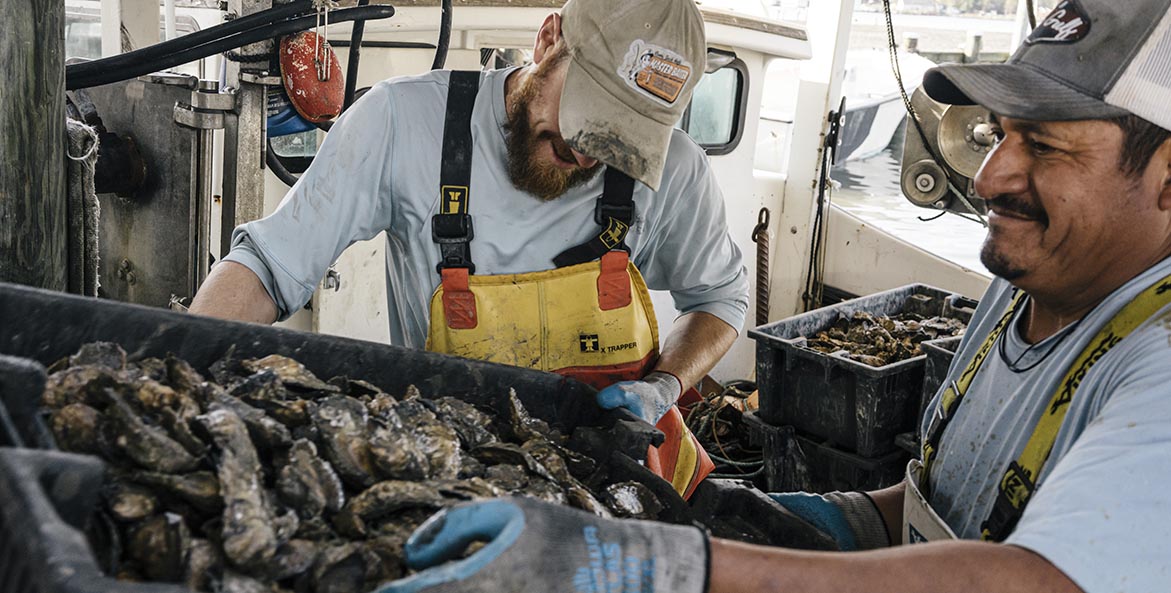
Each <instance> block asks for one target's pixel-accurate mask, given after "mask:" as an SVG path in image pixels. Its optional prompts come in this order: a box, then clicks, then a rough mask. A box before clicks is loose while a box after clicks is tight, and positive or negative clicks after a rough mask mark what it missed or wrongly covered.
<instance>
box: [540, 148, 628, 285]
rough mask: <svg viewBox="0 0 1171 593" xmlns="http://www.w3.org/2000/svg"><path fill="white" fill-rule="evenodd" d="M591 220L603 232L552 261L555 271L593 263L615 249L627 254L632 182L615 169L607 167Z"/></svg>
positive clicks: (624, 174) (567, 250)
mask: <svg viewBox="0 0 1171 593" xmlns="http://www.w3.org/2000/svg"><path fill="white" fill-rule="evenodd" d="M594 221H595V222H597V223H598V225H599V226H601V227H602V231H601V232H600V233H598V236H596V237H594V238H593V239H590V240H589V241H586V242H585V243H582V244H581V245H578V246H577V247H570V248H569V249H566V250H565V251H563V252H561V254H560V255H558V256H557V257H555V258H553V263H554V264H555V265H556V266H557V267H558V268H564V267H567V266H573V265H577V264H582V263H585V262H589V261H594V260H596V259H598V258H600V257H602V256H603V255H605V254H606V252H608V251H612V250H615V249H621V250H623V251H627V252H629V251H630V248H629V247H627V246H626V233H628V232H629V231H630V225H631V223H632V222H633V221H634V179H632V178H631V177H630V176H629V175H627V174H626V173H623V172H622V171H619V170H618V169H615V168H613V167H606V179H605V184H604V186H603V188H602V197H600V198H598V203H597V206H595V207H594Z"/></svg>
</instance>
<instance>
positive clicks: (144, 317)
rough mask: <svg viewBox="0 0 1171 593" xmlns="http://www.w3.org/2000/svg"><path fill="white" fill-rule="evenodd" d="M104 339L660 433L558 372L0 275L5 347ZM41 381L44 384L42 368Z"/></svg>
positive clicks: (616, 438)
mask: <svg viewBox="0 0 1171 593" xmlns="http://www.w3.org/2000/svg"><path fill="white" fill-rule="evenodd" d="M95 341H106V342H115V343H117V344H119V345H120V346H122V348H123V349H124V350H126V352H127V355H128V357H130V358H131V359H139V358H145V357H150V356H155V357H160V358H161V357H165V356H166V355H167V354H174V355H175V356H177V357H179V358H182V359H183V360H185V361H187V362H188V363H190V364H191V365H192V366H193V367H195V369H196V370H198V371H199V372H201V373H204V375H205V376H207V370H208V368H209V367H210V366H211V364H212V363H214V362H216V361H217V360H219V359H221V358H223V357H224V356H225V355H226V354H227V353H228V352H229V350H231V349H234V352H235V353H234V355H235V356H237V357H239V358H260V357H263V356H267V355H269V354H281V355H284V356H289V357H292V358H295V359H297V360H298V361H299V362H301V363H302V364H304V365H305V367H306V368H308V369H309V370H310V371H312V372H313V373H314V374H316V375H317V376H319V377H334V376H338V375H343V376H348V377H352V378H361V379H363V380H366V381H369V382H370V383H373V384H374V385H377V386H378V387H380V388H382V389H383V390H385V391H386V392H387V393H404V392H405V391H406V389H407V387H408V386H410V385H414V386H416V387H417V388H418V389H419V391H420V393H421V394H422V395H423V396H424V397H439V396H444V395H447V396H452V397H457V398H460V399H463V400H465V401H467V402H469V403H472V404H475V405H477V406H480V407H482V408H485V409H490V410H494V411H495V412H496V413H497V414H498V415H501V416H507V414H508V407H507V405H508V394H509V392H510V391H512V390H515V392H516V395H517V397H518V398H519V399H520V400H521V402H522V403H523V404H524V406H525V407H526V408H527V409H528V411H529V412H530V413H531V414H532V415H533V416H535V417H537V418H540V419H542V420H545V421H546V422H549V423H550V424H551V425H553V426H554V427H555V428H557V429H559V430H561V431H562V432H563V433H564V434H571V433H573V431H574V429H575V428H578V427H592V426H597V427H603V428H606V429H608V432H607V434H606V440H605V441H604V442H603V441H602V440H601V439H594V441H595V442H594V444H600V445H605V446H607V447H608V448H610V449H614V450H618V451H621V452H623V453H626V454H628V455H631V456H632V457H636V458H639V459H641V458H642V456H643V455H645V451H646V446H647V444H649V440H650V439H651V438H652V437H653V436H654V434H653V433H654V432H656V431H654V430H653V429H652V428H651V427H649V426H647V425H646V424H645V423H634V422H631V420H633V418H634V417H633V415H631V414H628V413H626V412H625V411H623V410H617V411H605V410H601V409H599V408H598V406H597V404H596V403H595V401H596V398H595V393H596V391H595V390H594V389H593V388H592V387H589V386H587V385H585V384H583V383H580V382H578V381H574V380H572V379H568V378H565V377H562V376H560V375H556V374H553V373H545V372H541V371H535V370H530V369H523V368H519V367H513V366H506V365H501V364H494V363H489V362H483V361H477V360H469V359H466V358H459V357H455V356H448V355H443V354H437V353H434V352H426V351H422V350H414V349H410V348H403V347H398V346H390V345H386V344H377V343H373V342H366V341H362V340H354V339H349V338H342V337H338V336H330V335H324V334H313V333H307V332H299V331H293V330H288V329H283V328H277V327H270V326H264V325H257V324H251V323H238V322H232V321H224V320H220V319H212V318H208V317H199V316H195V315H188V314H183V313H176V312H172V311H168V310H165V309H157V308H151V307H143V306H139V305H129V304H125V303H118V302H113V301H107V300H102V299H94V298H85V297H78V296H73V295H67V294H61V293H55V292H50V291H45V290H38V289H33V288H28V287H24V286H16V285H12V284H3V283H0V355H8V356H10V357H17V358H24V359H29V360H31V361H35V362H37V363H40V364H41V365H44V366H49V365H50V364H52V363H53V362H55V361H57V360H59V359H61V358H63V357H65V356H69V355H71V354H73V353H74V352H76V351H77V349H78V348H79V347H80V346H81V345H82V344H86V343H88V342H95ZM18 368H20V369H24V370H23V371H21V373H22V374H20V375H19V376H21V377H24V379H21V380H20V381H19V384H20V385H24V386H25V387H26V388H27V387H28V386H29V385H30V383H29V381H30V380H31V379H30V377H31V375H29V373H33V374H35V373H36V372H37V371H35V370H30V367H29V366H28V363H27V362H25V363H19V362H15V361H12V360H11V359H9V364H8V366H6V367H5V366H0V375H6V374H7V373H6V372H5V371H6V370H15V369H18ZM41 372H43V371H41ZM12 376H13V377H15V376H16V375H15V374H14V375H12ZM3 380H5V379H3V378H0V381H3ZM12 381H13V382H14V384H15V383H16V380H15V379H12ZM41 381H42V383H41V385H43V377H42V378H41ZM3 387H4V383H0V400H2V403H3V405H4V407H6V408H7V410H8V412H9V413H10V414H12V415H13V416H14V418H13V423H14V424H15V427H16V429H17V437H18V438H21V439H23V440H25V441H27V442H28V444H30V446H43V445H42V444H43V443H44V442H45V441H44V436H45V434H46V433H47V430H44V427H43V424H41V423H39V422H38V421H37V420H38V419H37V417H36V414H35V411H36V410H37V408H38V407H39V405H40V392H41V388H40V387H36V388H35V389H32V392H31V393H30V394H28V395H15V390H12V389H10V390H8V393H5V389H4V388H3ZM26 400H31V401H26ZM0 424H2V421H0ZM619 425H620V426H619ZM3 428H4V427H3V426H2V425H0V432H4V430H3ZM610 429H613V430H610ZM644 429H649V432H648V431H647V430H644ZM30 431H31V432H30ZM658 437H659V438H661V433H660V434H659V435H658ZM603 453H604V454H607V455H608V453H607V452H603Z"/></svg>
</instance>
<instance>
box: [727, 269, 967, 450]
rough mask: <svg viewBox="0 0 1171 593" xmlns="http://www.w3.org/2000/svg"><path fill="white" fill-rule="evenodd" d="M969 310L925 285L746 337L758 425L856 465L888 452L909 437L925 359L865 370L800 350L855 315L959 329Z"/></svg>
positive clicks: (807, 316)
mask: <svg viewBox="0 0 1171 593" xmlns="http://www.w3.org/2000/svg"><path fill="white" fill-rule="evenodd" d="M976 304H977V303H976V302H975V301H973V300H972V299H968V298H966V297H963V296H961V295H957V294H952V293H949V292H947V291H944V290H941V289H938V288H934V287H931V286H927V285H925V284H910V285H907V286H904V287H901V288H896V289H894V290H888V291H886V292H880V293H876V294H873V295H870V296H866V297H862V298H857V299H853V300H849V301H845V302H842V303H838V304H836V305H833V306H829V307H824V308H821V309H817V310H816V311H810V312H808V313H803V314H801V315H797V316H795V317H791V318H789V319H785V320H782V321H777V322H774V323H770V324H768V325H762V326H760V327H758V328H756V329H753V330H750V331H749V332H748V335H749V336H750V337H752V338H753V339H754V340H756V379H757V385H758V386H759V388H760V411H759V416H760V419H761V420H763V421H765V422H766V423H768V424H771V425H774V426H792V427H794V428H795V429H797V430H798V431H799V432H801V433H803V434H807V435H809V436H811V437H813V438H816V439H821V440H823V441H825V442H828V443H831V444H832V445H833V446H834V447H835V448H837V449H840V450H841V451H843V452H846V453H853V454H857V455H861V456H862V457H867V458H873V457H878V456H881V455H885V454H886V453H889V452H890V451H893V450H894V449H895V448H896V445H895V436H896V435H898V434H899V433H903V432H909V431H913V430H914V426H915V422H916V420H915V414H916V413H917V412H918V409H919V399H920V394H921V393H922V389H923V363H924V360H925V358H926V355H919V356H916V357H914V358H910V359H906V360H902V361H899V362H895V363H892V364H888V365H885V366H881V367H873V366H870V365H867V364H864V363H861V362H858V361H855V360H851V359H849V358H847V357H845V356H843V355H841V354H825V353H822V352H818V351H816V350H813V349H810V348H807V347H806V346H805V344H806V341H807V340H806V337H812V336H814V335H816V334H817V333H818V332H820V331H822V330H825V329H827V328H828V327H829V326H830V325H831V324H833V323H834V321H836V320H837V319H838V318H839V317H840V316H846V317H849V316H852V315H853V314H854V313H855V312H859V311H861V312H866V313H870V314H872V315H896V314H900V313H915V314H918V315H922V316H924V317H933V316H937V315H941V316H944V317H953V318H956V319H960V320H962V321H964V322H965V323H966V322H967V321H968V320H970V319H971V316H972V313H973V312H974V310H975V307H976Z"/></svg>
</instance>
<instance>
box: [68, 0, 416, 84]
mask: <svg viewBox="0 0 1171 593" xmlns="http://www.w3.org/2000/svg"><path fill="white" fill-rule="evenodd" d="M330 16H331V21H332V22H335V23H344V22H348V21H360V20H367V19H384V18H389V17H391V16H394V7H392V6H362V7H355V8H345V9H342V10H338V11H336V12H334V13H333V14H332V15H330ZM316 24H317V17H316V15H310V16H304V17H297V18H293V19H289V20H285V21H278V22H275V23H272V24H269V25H265V26H262V27H258V28H254V29H250V30H247V31H244V32H242V33H237V34H235V35H231V36H228V37H224V38H222V39H219V40H216V41H212V42H209V43H204V44H202V45H198V46H195V47H191V48H188V49H185V50H181V51H178V52H175V53H171V54H168V55H164V56H159V57H158V58H157V59H154V60H151V61H142V62H139V60H142V54H140V53H139V52H142V51H146V50H149V49H150V48H145V49H142V50H135V51H133V52H130V53H126V54H122V55H120V56H114V57H111V58H103V59H101V60H94V61H92V62H86V63H85V64H82V65H84V66H87V67H88V68H87V71H86V74H87V75H85V76H78V75H74V74H73V70H72V69H73V68H75V67H74V66H70V67H68V68H66V78H65V86H66V89H67V90H74V89H80V88H87V87H92V86H99V85H103V84H110V83H112V82H118V81H120V80H126V79H129V78H134V77H136V76H141V75H143V74H149V73H151V72H157V71H159V70H163V69H166V68H171V67H174V66H178V65H180V64H186V63H187V62H192V61H195V60H199V59H202V58H206V57H208V56H211V55H215V54H218V53H221V52H225V51H228V50H230V49H235V48H237V47H242V46H245V45H248V44H251V43H256V42H258V41H264V40H265V39H270V38H272V37H279V36H281V35H288V34H290V33H295V32H297V31H303V30H305V29H309V28H311V27H313V26H314V25H316ZM184 38H185V37H180V38H179V40H182V39H184ZM127 57H129V58H130V59H131V60H132V61H133V62H137V63H131V64H129V65H126V66H123V67H120V68H116V69H115V68H111V67H110V65H109V60H116V59H120V58H127ZM95 70H100V71H95Z"/></svg>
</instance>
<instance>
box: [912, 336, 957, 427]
mask: <svg viewBox="0 0 1171 593" xmlns="http://www.w3.org/2000/svg"><path fill="white" fill-rule="evenodd" d="M961 340H963V336H953V337H950V338H942V339H939V340H930V341H927V342H923V353H924V354H926V355H927V359H926V361H925V362H924V363H923V391H922V393H921V394H920V400H919V418H918V420H917V422H916V424H915V434H920V433H921V432H922V431H921V429H922V427H923V418H924V416H926V414H927V406H929V405H930V404H931V400H933V399H935V394H936V392H938V391H939V388H940V387H942V386H943V382H944V381H945V380H947V370H948V369H949V368H951V361H952V359H953V358H955V355H956V350H959V348H960V341H961Z"/></svg>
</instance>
